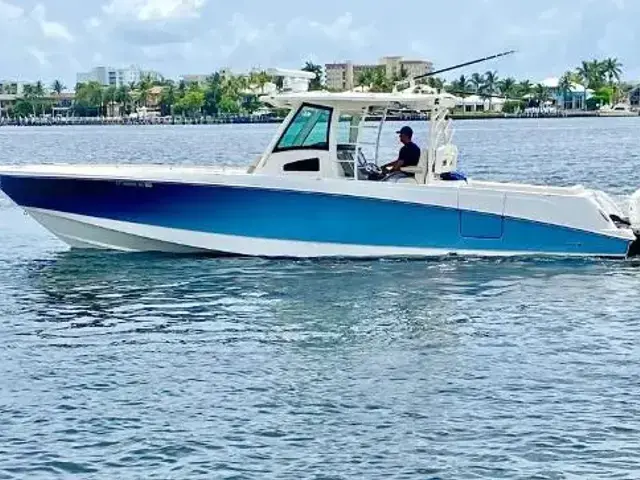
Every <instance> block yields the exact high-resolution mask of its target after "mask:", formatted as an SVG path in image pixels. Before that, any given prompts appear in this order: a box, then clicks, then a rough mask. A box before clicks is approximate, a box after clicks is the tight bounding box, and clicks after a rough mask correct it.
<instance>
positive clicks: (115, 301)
mask: <svg viewBox="0 0 640 480" xmlns="http://www.w3.org/2000/svg"><path fill="white" fill-rule="evenodd" d="M456 125H457V131H456V137H455V138H456V141H457V143H458V145H459V147H460V155H461V158H460V163H459V166H460V169H461V170H463V171H465V172H466V173H467V174H469V175H472V176H475V177H483V178H489V179H498V180H514V181H530V182H540V183H553V184H558V185H568V184H574V183H581V184H584V185H588V186H597V187H601V188H604V189H606V190H608V191H609V192H612V193H613V194H615V195H617V196H619V198H620V200H621V201H624V197H625V196H626V195H629V194H630V193H632V192H633V191H634V190H635V189H636V188H640V118H620V119H616V118H611V119H546V120H544V119H541V120H505V121H502V120H489V121H459V122H457V124H456ZM413 126H414V127H416V129H417V133H418V135H421V134H423V133H424V126H421V125H420V124H417V123H414V124H413ZM398 127H399V125H398V124H395V125H394V124H389V125H388V128H387V129H386V130H385V132H384V135H383V138H384V142H385V144H384V149H383V158H385V157H386V158H388V159H389V160H392V159H393V158H394V155H395V152H396V150H397V148H398V144H397V139H396V135H395V134H394V131H395V130H396V129H397V128H398ZM275 128H276V126H275V125H220V126H202V127H200V126H187V127H170V126H167V127H162V126H157V127H116V126H114V127H77V128H76V127H62V128H60V127H49V128H47V127H45V128H35V127H34V128H0V162H2V163H31V162H153V163H170V162H171V163H184V164H196V163H197V164H217V165H220V164H229V165H234V164H236V165H237V164H247V165H248V164H249V163H251V161H252V160H253V159H254V157H255V156H256V155H258V154H259V153H260V152H261V149H262V148H263V146H264V145H265V143H266V142H268V140H269V138H270V137H271V135H272V134H273V132H274V130H275ZM418 142H419V143H421V142H420V137H418ZM639 296H640V262H634V261H611V260H607V261H603V260H564V259H557V260H543V259H528V260H523V259H508V260H488V259H474V260H471V259H455V260H452V259H433V260H428V261H422V260H413V261H402V260H393V261H390V260H386V261H385V260H380V261H346V260H340V261H330V260H323V261H285V260H277V261H276V260H273V261H271V260H257V259H214V258H200V257H174V256H170V255H151V254H114V253H93V254H87V253H77V252H70V251H68V249H67V248H66V247H65V246H64V245H63V244H61V243H59V242H58V241H57V240H56V239H55V238H53V237H51V236H50V235H49V234H48V233H47V232H46V231H45V230H43V229H42V228H40V227H39V226H38V225H37V224H35V223H34V222H33V221H32V220H31V219H30V218H29V217H26V216H24V215H23V214H22V213H21V211H20V210H19V209H17V208H16V207H15V206H13V205H12V204H11V203H10V202H9V200H8V199H6V197H0V479H52V478H83V479H84V478H91V479H115V478H119V479H120V478H122V479H134V478H135V479H138V478H140V479H195V478H207V479H209V478H211V479H263V478H265V479H276V478H277V479H318V480H319V479H343V478H344V479H346V478H349V479H352V478H353V479H416V480H417V479H421V480H422V479H433V480H435V479H480V478H482V479H485V478H486V479H498V478H508V479H614V478H615V479H638V478H640V346H639V345H640V298H639Z"/></svg>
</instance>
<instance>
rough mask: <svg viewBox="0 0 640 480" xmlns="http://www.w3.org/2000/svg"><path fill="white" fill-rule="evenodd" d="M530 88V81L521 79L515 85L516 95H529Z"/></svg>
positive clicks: (531, 87)
mask: <svg viewBox="0 0 640 480" xmlns="http://www.w3.org/2000/svg"><path fill="white" fill-rule="evenodd" d="M532 89H533V86H532V85H531V82H530V81H529V80H523V81H521V82H520V83H518V86H517V91H518V96H521V97H524V96H526V95H529V94H530V93H531V90H532Z"/></svg>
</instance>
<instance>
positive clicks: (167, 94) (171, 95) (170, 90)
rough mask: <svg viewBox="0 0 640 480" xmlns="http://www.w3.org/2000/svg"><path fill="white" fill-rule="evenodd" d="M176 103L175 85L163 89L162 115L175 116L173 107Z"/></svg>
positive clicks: (161, 97)
mask: <svg viewBox="0 0 640 480" xmlns="http://www.w3.org/2000/svg"><path fill="white" fill-rule="evenodd" d="M175 103H176V89H175V87H174V85H173V83H171V84H169V86H167V87H164V88H163V89H162V94H161V95H160V110H161V112H162V115H173V105H174V104H175Z"/></svg>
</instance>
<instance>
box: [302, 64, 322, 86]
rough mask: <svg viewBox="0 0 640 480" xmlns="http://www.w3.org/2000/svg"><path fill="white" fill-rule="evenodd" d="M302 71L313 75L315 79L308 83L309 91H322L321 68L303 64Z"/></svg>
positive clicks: (315, 65)
mask: <svg viewBox="0 0 640 480" xmlns="http://www.w3.org/2000/svg"><path fill="white" fill-rule="evenodd" d="M302 70H304V71H306V72H311V73H314V74H315V78H313V79H312V80H311V82H309V90H321V89H322V66H320V65H317V64H315V63H313V62H305V64H304V67H302Z"/></svg>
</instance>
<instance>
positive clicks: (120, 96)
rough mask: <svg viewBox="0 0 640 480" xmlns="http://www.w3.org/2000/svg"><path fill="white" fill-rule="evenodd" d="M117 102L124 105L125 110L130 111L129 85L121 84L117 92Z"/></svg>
mask: <svg viewBox="0 0 640 480" xmlns="http://www.w3.org/2000/svg"><path fill="white" fill-rule="evenodd" d="M116 102H118V103H119V104H120V105H122V106H123V107H124V112H129V105H131V90H130V89H129V86H128V85H121V86H120V87H119V88H118V91H117V92H116Z"/></svg>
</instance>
